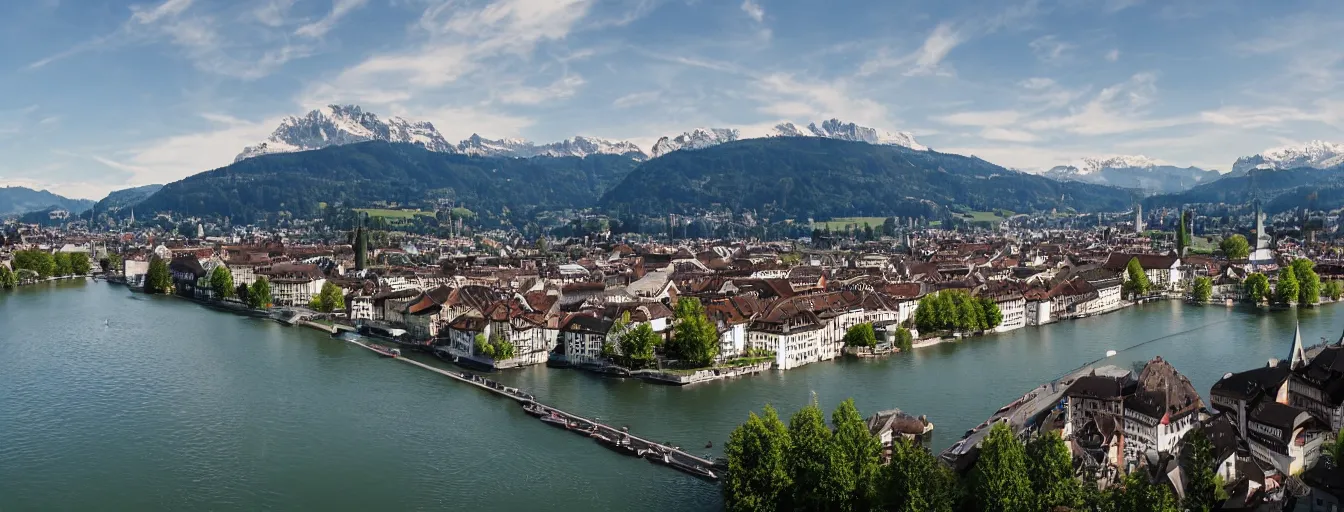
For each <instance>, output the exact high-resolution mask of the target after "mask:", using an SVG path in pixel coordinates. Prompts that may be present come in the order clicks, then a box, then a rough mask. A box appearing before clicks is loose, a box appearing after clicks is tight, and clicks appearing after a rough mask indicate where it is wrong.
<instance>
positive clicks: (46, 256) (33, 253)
mask: <svg viewBox="0 0 1344 512" xmlns="http://www.w3.org/2000/svg"><path fill="white" fill-rule="evenodd" d="M12 265H14V268H13V270H14V271H15V272H18V271H20V270H31V271H33V272H36V273H37V277H38V278H40V279H46V278H48V277H51V276H53V275H56V260H55V258H54V257H53V256H52V255H51V253H49V252H47V251H41V250H37V249H32V250H27V251H17V252H15V253H14V260H13V262H12Z"/></svg>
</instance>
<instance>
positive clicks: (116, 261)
mask: <svg viewBox="0 0 1344 512" xmlns="http://www.w3.org/2000/svg"><path fill="white" fill-rule="evenodd" d="M104 260H105V261H107V267H106V268H104V269H103V270H106V271H108V272H111V273H113V274H121V272H122V268H121V264H122V260H121V255H120V254H117V253H115V252H109V253H107V258H104Z"/></svg>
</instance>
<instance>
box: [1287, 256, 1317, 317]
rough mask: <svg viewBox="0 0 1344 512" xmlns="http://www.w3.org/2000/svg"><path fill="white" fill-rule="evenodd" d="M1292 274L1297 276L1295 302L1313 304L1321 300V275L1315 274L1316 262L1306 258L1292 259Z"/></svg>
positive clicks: (1304, 304) (1303, 304) (1305, 304)
mask: <svg viewBox="0 0 1344 512" xmlns="http://www.w3.org/2000/svg"><path fill="white" fill-rule="evenodd" d="M1291 266H1292V267H1293V276H1294V277H1296V278H1297V288H1298V290H1297V303H1298V305H1302V306H1314V305H1316V304H1318V303H1320V302H1321V276H1319V275H1317V274H1316V263H1314V262H1312V261H1311V260H1309V259H1306V258H1298V259H1295V260H1293V262H1292V264H1291Z"/></svg>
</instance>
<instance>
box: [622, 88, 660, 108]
mask: <svg viewBox="0 0 1344 512" xmlns="http://www.w3.org/2000/svg"><path fill="white" fill-rule="evenodd" d="M661 95H662V93H661V92H659V91H644V92H636V93H630V94H627V95H625V96H621V97H619V98H616V101H613V102H611V106H613V107H616V108H630V107H638V106H640V105H648V104H650V103H653V102H655V101H658V97H659V96H661Z"/></svg>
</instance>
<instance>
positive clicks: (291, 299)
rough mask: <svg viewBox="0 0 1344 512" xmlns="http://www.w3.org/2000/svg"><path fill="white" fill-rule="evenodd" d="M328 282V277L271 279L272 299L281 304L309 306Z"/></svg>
mask: <svg viewBox="0 0 1344 512" xmlns="http://www.w3.org/2000/svg"><path fill="white" fill-rule="evenodd" d="M324 284H327V280H326V278H317V279H276V280H274V281H271V300H272V301H273V302H274V303H275V304H276V305H279V306H307V305H308V303H309V302H311V301H312V300H313V297H315V296H317V294H318V293H320V292H321V291H322V285H324Z"/></svg>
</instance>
